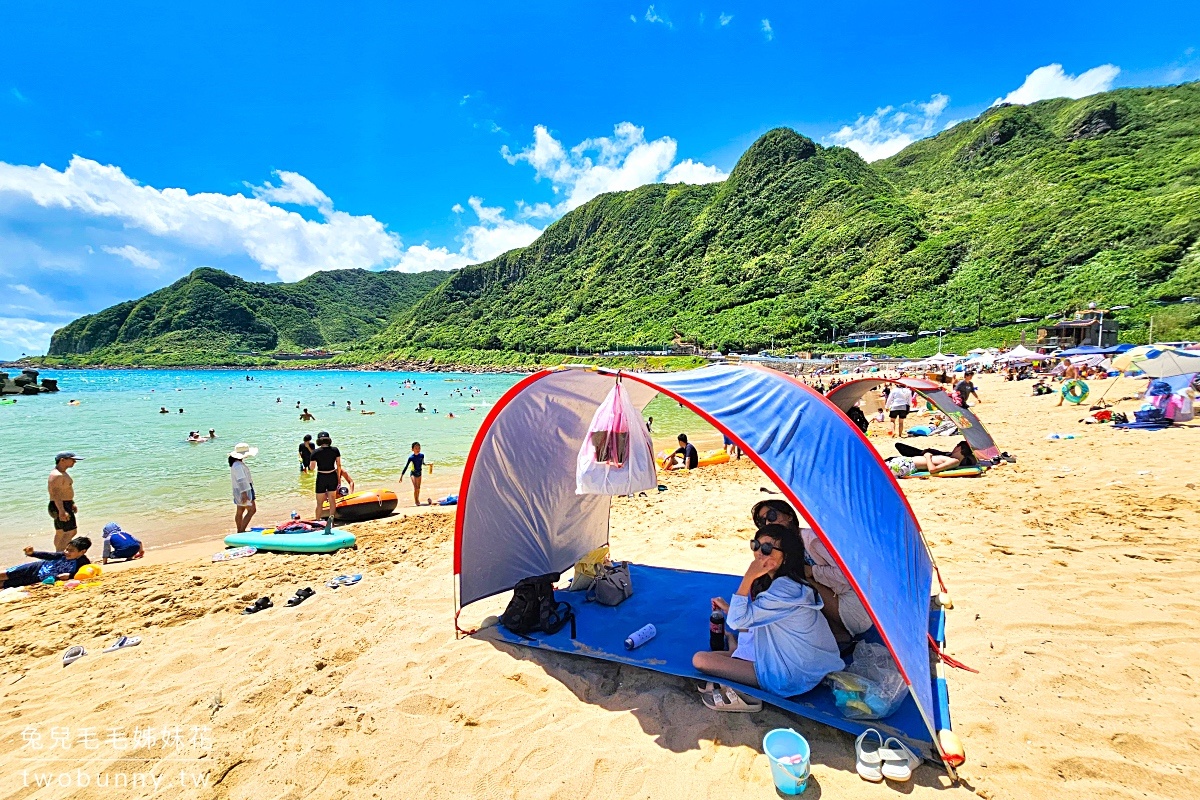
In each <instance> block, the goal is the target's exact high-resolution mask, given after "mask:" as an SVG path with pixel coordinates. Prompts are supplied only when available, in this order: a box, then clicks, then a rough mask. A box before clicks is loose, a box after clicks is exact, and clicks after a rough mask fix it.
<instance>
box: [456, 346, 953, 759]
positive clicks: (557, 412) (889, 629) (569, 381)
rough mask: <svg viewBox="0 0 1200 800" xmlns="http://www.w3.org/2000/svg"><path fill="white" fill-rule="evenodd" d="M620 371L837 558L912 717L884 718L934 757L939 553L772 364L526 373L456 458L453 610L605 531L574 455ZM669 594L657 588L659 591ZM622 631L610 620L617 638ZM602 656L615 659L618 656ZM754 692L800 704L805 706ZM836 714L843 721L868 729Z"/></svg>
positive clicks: (827, 414)
mask: <svg viewBox="0 0 1200 800" xmlns="http://www.w3.org/2000/svg"><path fill="white" fill-rule="evenodd" d="M618 377H619V378H620V379H622V380H623V381H624V385H625V387H626V388H627V390H628V393H629V395H630V397H631V398H632V400H633V401H634V403H635V405H636V406H637V407H639V408H644V407H645V405H646V404H647V403H649V401H650V400H651V399H653V397H654V396H655V395H656V394H657V393H660V392H661V393H663V394H665V395H667V396H669V397H671V398H672V399H674V400H677V401H678V402H680V403H682V404H683V405H684V406H687V407H688V408H690V409H692V410H693V411H695V412H696V413H697V414H699V415H700V416H701V417H703V418H704V419H706V420H707V421H708V422H709V423H711V424H712V425H713V426H714V427H716V428H717V429H719V430H721V431H722V432H723V433H724V434H725V435H726V436H728V437H729V438H730V439H732V440H733V441H734V442H735V443H737V445H738V446H739V447H741V448H742V450H743V451H744V452H745V453H746V454H747V455H748V456H749V457H750V458H751V459H752V460H753V461H754V462H755V464H757V465H758V467H759V468H760V469H762V471H763V472H764V473H765V474H766V475H767V476H768V477H769V478H771V479H772V480H773V481H774V482H775V484H776V485H777V486H778V487H779V488H780V490H781V491H782V492H783V494H784V496H785V497H787V499H788V500H789V501H790V502H791V503H792V505H793V506H794V507H795V508H796V509H797V510H798V511H799V512H800V514H801V515H802V516H803V517H804V520H805V521H806V523H807V524H808V526H809V527H811V528H812V530H813V531H814V533H815V534H816V535H817V537H818V538H819V539H820V540H821V541H822V543H823V544H825V546H826V548H827V549H828V550H829V552H830V554H831V556H832V557H833V558H834V560H835V561H837V562H838V564H839V566H840V567H841V569H842V572H843V573H844V574H845V576H846V579H847V581H848V582H849V583H850V584H851V585H852V586H853V587H854V589H855V591H856V592H857V593H858V595H859V597H860V598H861V599H862V602H863V606H864V607H865V608H866V610H867V612H868V613H869V615H870V616H871V619H872V620H873V621H874V623H875V627H874V633H875V634H876V635H877V636H878V638H879V640H880V641H882V642H883V643H884V644H885V645H886V646H887V647H888V649H889V650H890V652H891V653H892V656H893V658H894V659H895V661H896V664H897V666H898V668H899V669H900V671H901V673H902V675H903V677H904V679H905V681H906V683H907V684H908V686H909V689H910V692H911V701H912V702H911V705H910V706H909V708H910V709H911V710H910V712H908V714H909V715H908V716H904V715H903V714H900V713H898V714H897V715H894V716H893V718H889V719H888V720H886V721H885V722H886V723H892V724H893V725H895V726H896V728H897V730H898V732H899V733H900V734H901V735H903V736H904V738H906V739H908V740H909V741H912V742H916V743H918V744H923V745H924V746H923V747H922V748H921V749H923V750H924V751H925V752H926V753H927V754H929V755H934V756H937V755H940V754H941V746H940V744H939V742H938V732H939V731H940V730H944V729H947V730H948V728H949V717H948V709H947V704H948V701H946V699H945V688H944V683H943V684H941V685H939V684H938V683H935V682H934V676H933V675H931V669H930V647H929V641H930V639H931V638H936V639H937V640H938V641H941V631H942V630H943V629H944V626H943V625H942V624H941V622H940V621H939V622H936V623H935V628H936V630H937V632H938V633H937V636H936V637H931V635H930V620H931V617H930V609H931V594H932V593H933V579H934V565H933V562H932V559H931V557H930V554H929V550H928V547H927V546H926V543H925V541H924V539H923V538H922V535H921V531H920V528H919V526H918V524H917V521H916V518H915V517H914V515H913V512H912V509H911V508H910V507H909V505H908V502H907V500H906V499H905V497H904V495H903V493H902V492H901V490H900V488H899V485H898V484H897V483H896V481H895V479H894V478H893V476H892V474H891V472H890V471H889V470H888V469H887V467H886V466H885V465H884V464H883V461H882V459H881V457H880V456H879V454H878V453H877V452H876V451H875V449H874V447H872V446H871V444H870V443H869V442H868V441H867V440H866V438H865V437H864V436H863V435H862V433H861V432H860V431H859V430H858V428H856V427H855V426H854V424H853V423H851V422H850V421H849V420H848V419H847V418H846V416H845V415H844V414H842V412H841V411H840V410H838V408H837V407H836V406H834V405H833V404H832V403H830V402H829V401H828V400H827V399H826V398H825V397H823V396H821V395H820V394H819V393H817V392H815V391H814V390H812V389H810V388H808V387H807V386H805V385H803V384H802V383H800V382H799V381H796V380H794V379H792V378H789V377H788V376H786V375H783V374H782V373H779V372H775V371H772V370H768V369H763V368H756V367H746V366H732V365H725V364H721V365H714V366H709V367H705V368H702V369H697V370H691V371H687V372H679V373H665V374H646V373H618V372H613V371H608V370H603V369H595V368H569V369H559V370H548V371H544V372H539V373H536V374H534V375H531V376H529V377H527V378H525V379H524V380H522V381H521V382H520V383H518V384H517V385H516V386H514V387H513V388H512V389H511V390H510V391H509V392H508V393H507V394H506V395H505V396H504V397H502V398H501V399H500V401H499V402H498V403H497V404H496V405H495V406H494V407H493V408H492V409H491V411H490V412H489V414H488V416H487V418H486V419H485V420H484V423H483V425H482V427H481V428H480V431H479V433H478V435H477V437H476V440H475V442H474V445H473V446H472V449H471V452H470V454H469V455H468V458H467V464H466V467H465V468H464V473H463V479H462V485H461V488H460V490H459V503H458V509H457V518H456V529H455V552H454V573H455V576H456V578H457V585H456V589H457V593H458V594H457V598H458V609H459V610H460V611H461V608H462V607H463V606H465V605H469V604H470V603H473V602H475V601H477V600H480V599H482V598H485V597H489V596H491V595H495V594H498V593H500V592H503V591H506V590H509V589H511V588H512V587H513V586H514V585H515V584H516V583H517V581H519V580H520V579H522V578H524V577H528V576H532V575H540V574H544V573H548V572H563V571H566V570H568V569H570V568H571V567H572V566H573V565H574V563H575V561H576V560H577V559H579V558H580V557H581V556H582V555H584V554H585V553H587V552H588V551H590V550H592V549H594V548H595V547H598V546H599V545H601V544H604V543H605V542H607V541H608V538H609V505H610V498H608V497H604V496H598V495H577V494H576V493H575V460H576V455H577V452H578V450H579V447H580V445H581V444H582V442H583V441H584V439H585V437H586V435H587V432H588V425H589V423H590V422H591V418H592V416H593V414H594V412H595V410H596V408H597V407H598V406H599V404H600V402H601V401H602V400H603V399H604V397H605V396H606V395H607V394H608V393H609V391H610V390H611V389H612V387H613V386H614V384H615V382H616V380H617V379H618ZM702 574H708V573H702ZM721 577H722V576H714V577H713V578H712V580H718V579H720V578H721ZM671 585H672V583H670V582H665V583H663V584H662V587H663V588H661V589H659V590H658V591H669V588H668V587H670V586H671ZM734 585H736V583H735V584H734ZM635 589H637V587H636V586H635ZM625 605H627V604H623V605H622V606H619V607H617V608H618V609H621V608H624V607H625ZM669 605H670V603H669V602H667V599H666V598H662V599H661V602H660V603H658V604H657V606H658V607H659V608H666V607H668V606H669ZM935 610H936V611H937V612H938V614H940V609H935ZM704 613H707V612H704ZM938 619H939V620H940V617H938ZM456 620H457V616H456ZM580 627H581V632H580V634H579V636H580V640H581V644H591V643H590V642H586V641H582V640H583V639H584V637H585V636H586V635H587V631H586V627H587V626H583V625H581V626H580ZM630 630H632V628H631V629H630ZM628 632H629V631H626V630H624V629H623V628H622V629H620V630H619V633H620V635H621V636H624V635H626V634H627V633H628ZM613 633H614V631H607V633H606V635H609V634H613ZM559 636H562V634H559ZM520 638H521V637H517V640H519V639H520ZM527 642H528V640H527ZM551 645H552V643H549V642H542V643H541V644H540V645H537V646H551ZM551 649H555V648H554V647H552V646H551ZM562 649H566V650H568V651H569V652H578V653H581V654H583V655H590V656H593V657H600V658H604V657H606V656H605V655H603V653H610V649H609V648H606V647H604V646H603V643H596V646H571V645H570V644H566V645H563V646H562ZM697 649H699V648H697ZM610 655H612V657H613V659H614V660H621V659H619V658H618V656H620V655H621V654H620V653H616V654H611V653H610ZM687 655H688V658H687V664H686V668H683V667H680V668H678V669H675V668H672V667H671V666H670V665H669V663H668V662H670V659H660V660H659V661H662V662H663V663H661V664H655V663H647V664H642V666H646V667H647V668H650V669H660V670H661V671H665V672H672V673H673V674H690V670H691V667H690V652H689V653H688V654H687ZM818 691H826V692H827V690H824V689H820V688H819V689H818V690H814V692H810V693H809V694H808V695H804V696H802V698H801V699H803V698H808V697H809V695H813V694H814V693H815V692H818ZM754 693H755V694H757V695H758V696H760V697H764V698H765V699H767V701H768V702H774V703H776V704H777V705H781V706H783V707H787V708H791V709H792V710H794V711H797V713H802V714H804V713H805V711H804V710H803V703H801V706H800V707H797V706H796V703H795V702H793V703H791V704H790V705H789V703H788V698H774V699H772V698H770V697H769V696H768V693H765V692H763V691H761V690H759V691H757V692H754ZM939 699H940V702H939ZM791 700H792V701H795V700H796V698H792V699H791ZM826 710H828V709H826ZM806 715H807V716H813V717H814V718H822V717H821V716H820V715H819V714H815V713H814V714H806ZM902 716H904V719H902V720H901V719H898V718H899V717H902ZM822 719H824V718H822ZM824 721H831V720H829V719H824ZM842 723H843V724H840V725H838V726H839V727H843V728H845V729H848V730H860V729H864V728H866V727H868V725H866V724H862V723H853V722H852V721H848V720H842ZM831 724H837V723H836V722H832V721H831ZM877 726H878V725H877Z"/></svg>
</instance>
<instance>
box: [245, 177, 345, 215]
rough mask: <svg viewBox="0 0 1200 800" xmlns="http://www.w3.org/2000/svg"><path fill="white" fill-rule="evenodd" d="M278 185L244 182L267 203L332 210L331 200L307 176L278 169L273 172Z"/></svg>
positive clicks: (267, 182)
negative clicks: (255, 184) (259, 184)
mask: <svg viewBox="0 0 1200 800" xmlns="http://www.w3.org/2000/svg"><path fill="white" fill-rule="evenodd" d="M275 176H276V177H277V178H279V185H278V186H273V185H271V182H270V181H266V182H265V183H263V185H262V186H252V185H250V184H246V186H248V187H249V188H250V191H251V192H253V193H254V196H255V197H257V198H258V199H259V200H266V201H267V202H268V203H279V204H284V205H294V206H305V207H310V208H318V209H320V210H321V212H322V213H328V212H331V211H333V201H332V200H330V199H329V196H328V195H327V194H325V193H324V192H322V191H321V190H320V189H318V188H317V187H316V186H315V185H313V182H312V181H310V180H309V179H308V178H306V177H304V176H303V175H300V174H299V173H296V172H286V171H284V170H280V171H278V172H276V173H275Z"/></svg>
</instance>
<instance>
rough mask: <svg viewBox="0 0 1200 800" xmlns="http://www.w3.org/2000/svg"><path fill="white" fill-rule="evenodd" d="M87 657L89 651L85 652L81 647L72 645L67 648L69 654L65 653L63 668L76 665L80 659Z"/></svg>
mask: <svg viewBox="0 0 1200 800" xmlns="http://www.w3.org/2000/svg"><path fill="white" fill-rule="evenodd" d="M86 655H87V650H84V649H83V647H81V646H80V645H77V644H75V645H71V646H70V647H68V648H67V652H65V653H63V666H64V667H65V666H68V665H69V664H74V663H75V662H76V661H78V660H79V659H81V658H83V657H84V656H86Z"/></svg>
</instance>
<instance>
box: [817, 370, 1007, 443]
mask: <svg viewBox="0 0 1200 800" xmlns="http://www.w3.org/2000/svg"><path fill="white" fill-rule="evenodd" d="M885 383H887V384H892V385H895V386H903V387H905V388H906V389H912V390H913V391H914V392H916V393H917V394H919V395H920V396H921V397H924V398H925V399H926V400H928V401H929V402H931V403H933V405H934V407H935V408H937V410H938V411H941V412H942V413H943V414H945V415H946V416H947V417H948V418H949V419H950V421H951V422H953V423H954V424H955V425H956V426H957V427H958V431H959V433H961V434H962V435H963V438H964V439H966V440H967V444H969V445H971V449H972V450H973V451H974V452H975V456H976V458H978V459H980V460H981V461H987V460H990V459H993V458H999V457H1000V449H999V448H998V447H996V443H995V442H994V441H993V440H992V435H991V434H990V433H988V432H987V428H985V427H983V423H982V422H980V421H979V417H977V416H975V415H974V414H972V413H971V411H970V410H969V409H966V408H963V407H961V406H959V405H958V404H957V403H955V402H954V401H953V400H951V399H950V395H948V394H946V392H945V391H944V390H943V389H942V385H941V384H938V383H934V382H933V381H927V380H924V379H922V378H897V379H890V378H864V379H863V380H858V381H849V382H847V383H843V384H842V385H841V386H838V387H837V388H836V389H830V390H829V392H828V393H827V396H828V397H829V401H830V402H831V403H833V404H834V405H835V406H837V407H838V408H839V409H841V410H842V413H845V412H847V411H849V410H850V409H851V408H852V407H853V406H854V404H855V403H857V402H858V401H859V400H861V399H862V398H863V397H864V396H865V395H866V394H867V393H868V392H873V391H878V390H879V387H880V386H882V385H884V384H885Z"/></svg>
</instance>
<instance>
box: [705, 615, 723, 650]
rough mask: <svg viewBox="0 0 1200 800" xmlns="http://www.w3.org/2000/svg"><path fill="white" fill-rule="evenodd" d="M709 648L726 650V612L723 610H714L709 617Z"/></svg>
mask: <svg viewBox="0 0 1200 800" xmlns="http://www.w3.org/2000/svg"><path fill="white" fill-rule="evenodd" d="M708 649H709V650H725V649H727V647H726V644H725V614H724V613H723V612H721V611H714V612H712V616H710V617H709V618H708Z"/></svg>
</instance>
